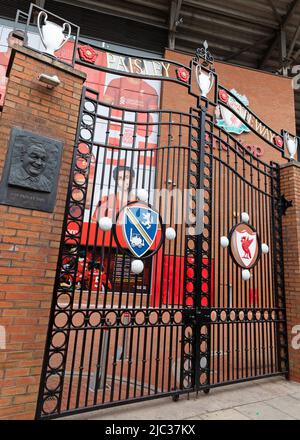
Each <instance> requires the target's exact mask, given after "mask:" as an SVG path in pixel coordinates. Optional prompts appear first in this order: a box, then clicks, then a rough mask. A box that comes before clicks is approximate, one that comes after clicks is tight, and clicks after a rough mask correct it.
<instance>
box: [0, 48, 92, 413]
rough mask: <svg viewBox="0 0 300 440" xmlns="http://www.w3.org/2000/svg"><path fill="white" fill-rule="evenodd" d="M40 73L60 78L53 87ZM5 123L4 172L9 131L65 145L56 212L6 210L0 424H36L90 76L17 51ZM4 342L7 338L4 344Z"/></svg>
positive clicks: (0, 208)
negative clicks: (73, 163)
mask: <svg viewBox="0 0 300 440" xmlns="http://www.w3.org/2000/svg"><path fill="white" fill-rule="evenodd" d="M40 73H46V74H49V75H57V76H58V77H59V79H60V81H61V84H60V85H59V86H58V87H56V88H54V89H52V90H50V89H49V88H47V86H46V85H43V84H42V83H40V82H39V81H38V80H37V77H38V75H39V74H40ZM8 76H9V81H8V88H7V94H6V99H5V103H4V107H3V112H2V115H1V119H0V174H2V170H3V165H4V161H5V157H6V151H7V146H8V141H9V137H10V131H11V128H12V127H19V128H23V129H26V130H29V131H31V132H34V133H37V134H40V135H44V136H49V137H52V138H54V139H59V140H61V141H63V142H64V147H63V155H62V162H61V169H60V174H59V180H58V191H57V198H56V204H55V208H54V212H53V213H45V212H40V211H35V210H28V209H22V208H15V207H12V206H4V205H0V228H1V233H0V326H1V327H0V330H1V332H2V333H1V335H2V339H3V336H4V335H3V331H4V330H5V333H6V348H5V349H3V347H1V346H0V419H33V418H34V416H35V409H36V402H37V396H38V387H39V381H40V373H41V365H42V359H43V354H44V346H45V338H46V333H47V328H48V320H49V310H50V305H51V298H52V292H53V284H54V278H55V270H56V264H57V258H58V252H59V245H60V238H61V230H62V223H63V218H64V208H65V200H66V194H67V186H68V181H69V174H70V167H71V161H72V152H73V147H74V140H75V134H76V126H77V119H78V112H79V106H80V98H81V90H82V86H83V83H84V80H85V74H84V73H82V72H79V71H77V70H74V69H73V68H72V67H69V66H66V65H64V64H63V63H60V62H59V61H55V60H52V59H51V58H49V57H47V56H45V55H41V54H39V53H36V52H34V51H32V50H29V49H27V48H22V47H14V48H13V49H12V55H11V64H10V68H9V72H8ZM2 342H3V341H2Z"/></svg>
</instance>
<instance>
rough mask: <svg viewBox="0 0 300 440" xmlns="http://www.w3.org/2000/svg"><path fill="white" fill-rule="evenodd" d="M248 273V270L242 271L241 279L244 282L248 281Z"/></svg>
mask: <svg viewBox="0 0 300 440" xmlns="http://www.w3.org/2000/svg"><path fill="white" fill-rule="evenodd" d="M250 276H251V275H250V271H249V270H248V269H244V270H242V278H243V280H244V281H248V280H250Z"/></svg>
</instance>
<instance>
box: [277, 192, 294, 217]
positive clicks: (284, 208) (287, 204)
mask: <svg viewBox="0 0 300 440" xmlns="http://www.w3.org/2000/svg"><path fill="white" fill-rule="evenodd" d="M280 205H281V211H282V214H283V215H286V211H287V209H288V208H290V207H291V206H293V201H292V200H287V199H286V198H285V196H284V194H282V195H281V198H280Z"/></svg>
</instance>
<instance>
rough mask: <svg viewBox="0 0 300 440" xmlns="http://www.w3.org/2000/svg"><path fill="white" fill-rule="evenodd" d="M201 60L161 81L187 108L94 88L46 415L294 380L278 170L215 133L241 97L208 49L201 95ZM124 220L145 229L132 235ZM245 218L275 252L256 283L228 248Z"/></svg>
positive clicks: (45, 390)
mask: <svg viewBox="0 0 300 440" xmlns="http://www.w3.org/2000/svg"><path fill="white" fill-rule="evenodd" d="M95 50H96V48H95ZM163 61H166V60H163ZM200 61H201V56H199V53H198V57H196V58H195V59H194V60H193V61H192V63H191V66H190V67H187V66H182V65H180V64H178V63H173V64H172V67H171V69H172V68H173V73H174V75H173V78H166V77H164V78H163V77H161V78H160V79H161V80H162V81H164V80H165V82H167V81H168V80H170V81H172V82H173V83H174V82H175V83H177V84H178V88H183V87H187V88H188V89H187V90H188V91H189V93H190V95H191V97H193V98H196V99H197V100H198V101H197V106H195V108H193V107H191V108H190V109H189V110H188V111H187V112H185V113H184V112H179V111H176V110H175V109H173V110H158V109H157V108H152V109H150V110H142V109H140V108H138V109H133V108H132V107H128V108H126V107H124V106H121V105H119V106H118V105H115V104H113V103H111V102H105V100H103V99H100V98H99V95H98V94H97V93H96V92H94V91H92V90H90V89H85V90H84V93H83V96H82V104H81V110H80V120H79V125H78V133H77V140H76V146H75V149H74V158H73V166H72V172H71V178H70V184H69V190H68V197H67V204H66V214H65V222H64V229H63V234H62V242H61V248H60V256H59V261H58V268H57V276H56V282H55V289H54V296H53V303H52V309H51V316H50V323H49V332H48V337H47V343H46V350H45V358H44V366H43V371H42V377H41V387H40V395H39V401H38V406H37V417H38V418H53V417H58V416H62V415H68V414H73V413H76V412H80V411H88V410H92V409H97V408H104V407H107V406H112V405H117V404H122V403H128V402H134V401H140V400H145V399H149V398H156V397H162V396H168V395H170V396H175V397H177V396H178V395H179V394H181V393H188V392H192V391H196V390H204V391H207V390H209V389H210V388H211V387H214V386H218V385H223V384H229V383H232V382H237V381H245V380H250V379H254V378H260V377H266V376H271V375H275V374H285V373H287V369H288V366H287V350H286V331H285V304H284V279H283V264H282V252H281V248H282V247H281V240H282V238H281V214H282V213H281V203H280V201H281V194H280V187H279V175H278V166H277V165H276V164H275V163H270V164H267V163H264V162H262V161H261V160H260V159H259V158H258V157H255V155H253V154H252V153H251V152H249V151H247V150H246V149H245V148H243V147H242V145H241V144H240V143H239V141H238V140H237V139H236V137H234V136H233V135H231V134H229V133H228V132H227V131H225V130H224V129H223V128H222V127H220V126H219V125H218V124H217V122H216V119H215V111H216V107H217V106H220V105H222V106H223V107H224V108H227V109H228V110H229V109H230V111H231V112H232V114H234V115H235V116H236V117H237V118H238V119H239V120H242V121H243V123H246V124H248V122H249V121H248V122H247V121H246V120H245V116H243V117H241V114H240V112H238V111H235V110H234V109H232V107H229V106H228V104H227V102H226V99H225V100H224V99H222V101H220V96H221V97H222V98H224V96H225V95H224V93H225V94H227V97H228V96H231V93H230V92H229V91H227V90H226V89H224V88H221V87H220V86H219V85H218V81H217V76H216V74H215V72H214V71H212V70H209V68H208V67H207V66H208V64H209V63H207V56H206V53H205V56H204V61H205V63H204V66H202V68H203V69H204V71H207V74H209V75H211V74H212V75H214V87H215V94H214V99H213V100H212V101H209V100H207V99H206V98H205V97H202V98H201V99H199V98H197V94H195V93H194V92H193V90H192V89H193V87H194V86H195V84H193V82H195V81H194V79H193V75H194V70H195V66H197V65H199V64H200ZM79 62H80V60H79ZM81 64H85V63H84V62H83V61H82V60H81ZM89 67H90V66H89ZM175 67H176V68H177V70H176V72H177V76H176V75H175ZM93 68H96V66H93ZM98 68H99V69H102V70H104V71H106V72H109V71H110V70H109V69H108V68H101V67H100V66H98ZM178 71H179V73H178ZM113 72H114V73H115V74H116V73H119V72H116V71H113ZM196 72H197V71H196ZM209 72H211V73H209ZM198 73H199V72H197V74H198ZM200 74H201V72H200ZM123 75H124V73H123ZM128 76H129V77H133V78H134V77H138V74H137V73H132V74H129V75H128ZM143 77H144V78H146V79H147V78H148V79H153V77H151V75H150V76H149V75H148V76H147V75H144V76H143ZM169 83H170V82H169ZM198 95H199V92H198ZM236 102H238V103H239V105H241V106H242V103H240V102H239V100H238V98H236ZM248 125H249V127H250V124H248ZM270 131H271V132H272V130H271V129H270ZM151 133H155V142H154V143H153V142H152V143H151V142H150V141H149V138H150V134H151ZM273 133H274V136H275V135H276V136H277V137H278V138H279V137H280V135H278V134H277V133H275V132H273ZM139 136H142V138H143V143H142V144H140V143H139V144H138V139H139ZM269 143H270V144H271V142H269ZM273 146H274V145H273ZM274 149H277V150H280V149H281V147H278V146H277V147H276V145H275V146H274ZM141 190H142V191H141ZM129 208H131V211H130V209H129ZM138 208H140V209H141V210H143V209H144V211H143V212H144V214H147V213H148V214H149V215H150V217H149V218H152V217H151V215H152V216H154V217H155V215H156V214H157V231H156V235H155V238H154V239H153V241H152V242H151V237H150V238H149V236H148V235H147V234H146V232H145V230H146V229H145V228H147V226H145V228H144V229H141V228H142V226H141V224H144V225H146V224H147V221H146V220H147V219H144V220H145V221H146V223H143V222H142V221H141V220H136V219H134V218H133V217H132V215H133V214H132V213H133V212H134V211H133V210H132V209H138ZM148 208H149V210H148V211H147V209H148ZM126 210H127V211H126ZM126 213H128V216H131V217H130V219H131V221H132V222H138V221H139V224H137V223H135V224H136V228H137V229H136V230H134V229H131V230H130V231H131V232H130V234H131V235H130V236H129V235H128V236H127V235H126V227H125V226H124V216H125V214H126ZM130 213H131V214H130ZM245 216H246V217H245ZM247 216H248V218H247ZM149 218H148V220H149ZM122 219H123V222H122V221H121V220H122ZM130 219H129V220H130ZM241 219H242V220H243V219H244V220H245V219H246V222H245V223H249V224H250V225H253V227H254V228H255V230H256V231H257V233H258V235H257V237H258V236H259V237H260V243H264V244H266V245H268V247H269V253H267V254H263V255H261V257H260V258H259V260H258V263H257V264H256V265H255V266H254V267H253V268H252V269H251V277H250V279H249V280H248V281H245V280H243V279H242V268H241V267H240V266H239V265H237V264H236V262H235V261H234V260H233V258H232V255H230V252H229V250H228V248H226V247H222V246H221V245H220V237H223V240H224V237H229V233H230V231H231V230H232V228H234V226H235V225H236V224H238V223H240V222H241ZM110 220H111V221H112V223H113V225H112V228H111V224H110ZM244 220H243V221H244ZM149 228H150V223H149ZM170 228H171V229H170ZM133 230H134V231H135V234H134V233H133ZM136 231H139V233H137V232H136ZM149 234H150V232H149ZM152 238H153V237H152ZM229 238H230V237H229ZM126 240H127V241H126ZM145 241H147V243H148V248H147V246H146V245H145ZM225 241H226V240H225ZM143 246H146V251H145V253H144V254H142V249H143ZM134 249H136V252H135V253H134V252H133V250H134ZM139 252H140V254H139ZM258 252H259V253H260V249H259V250H258ZM141 263H142V266H141ZM137 272H140V273H137Z"/></svg>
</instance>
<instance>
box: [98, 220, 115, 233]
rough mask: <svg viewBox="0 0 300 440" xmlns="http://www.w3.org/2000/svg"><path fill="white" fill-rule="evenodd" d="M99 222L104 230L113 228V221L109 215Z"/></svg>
mask: <svg viewBox="0 0 300 440" xmlns="http://www.w3.org/2000/svg"><path fill="white" fill-rule="evenodd" d="M98 223H99V228H100V229H101V230H102V231H110V230H111V228H112V221H111V219H110V218H109V217H101V218H100V220H99V222H98Z"/></svg>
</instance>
